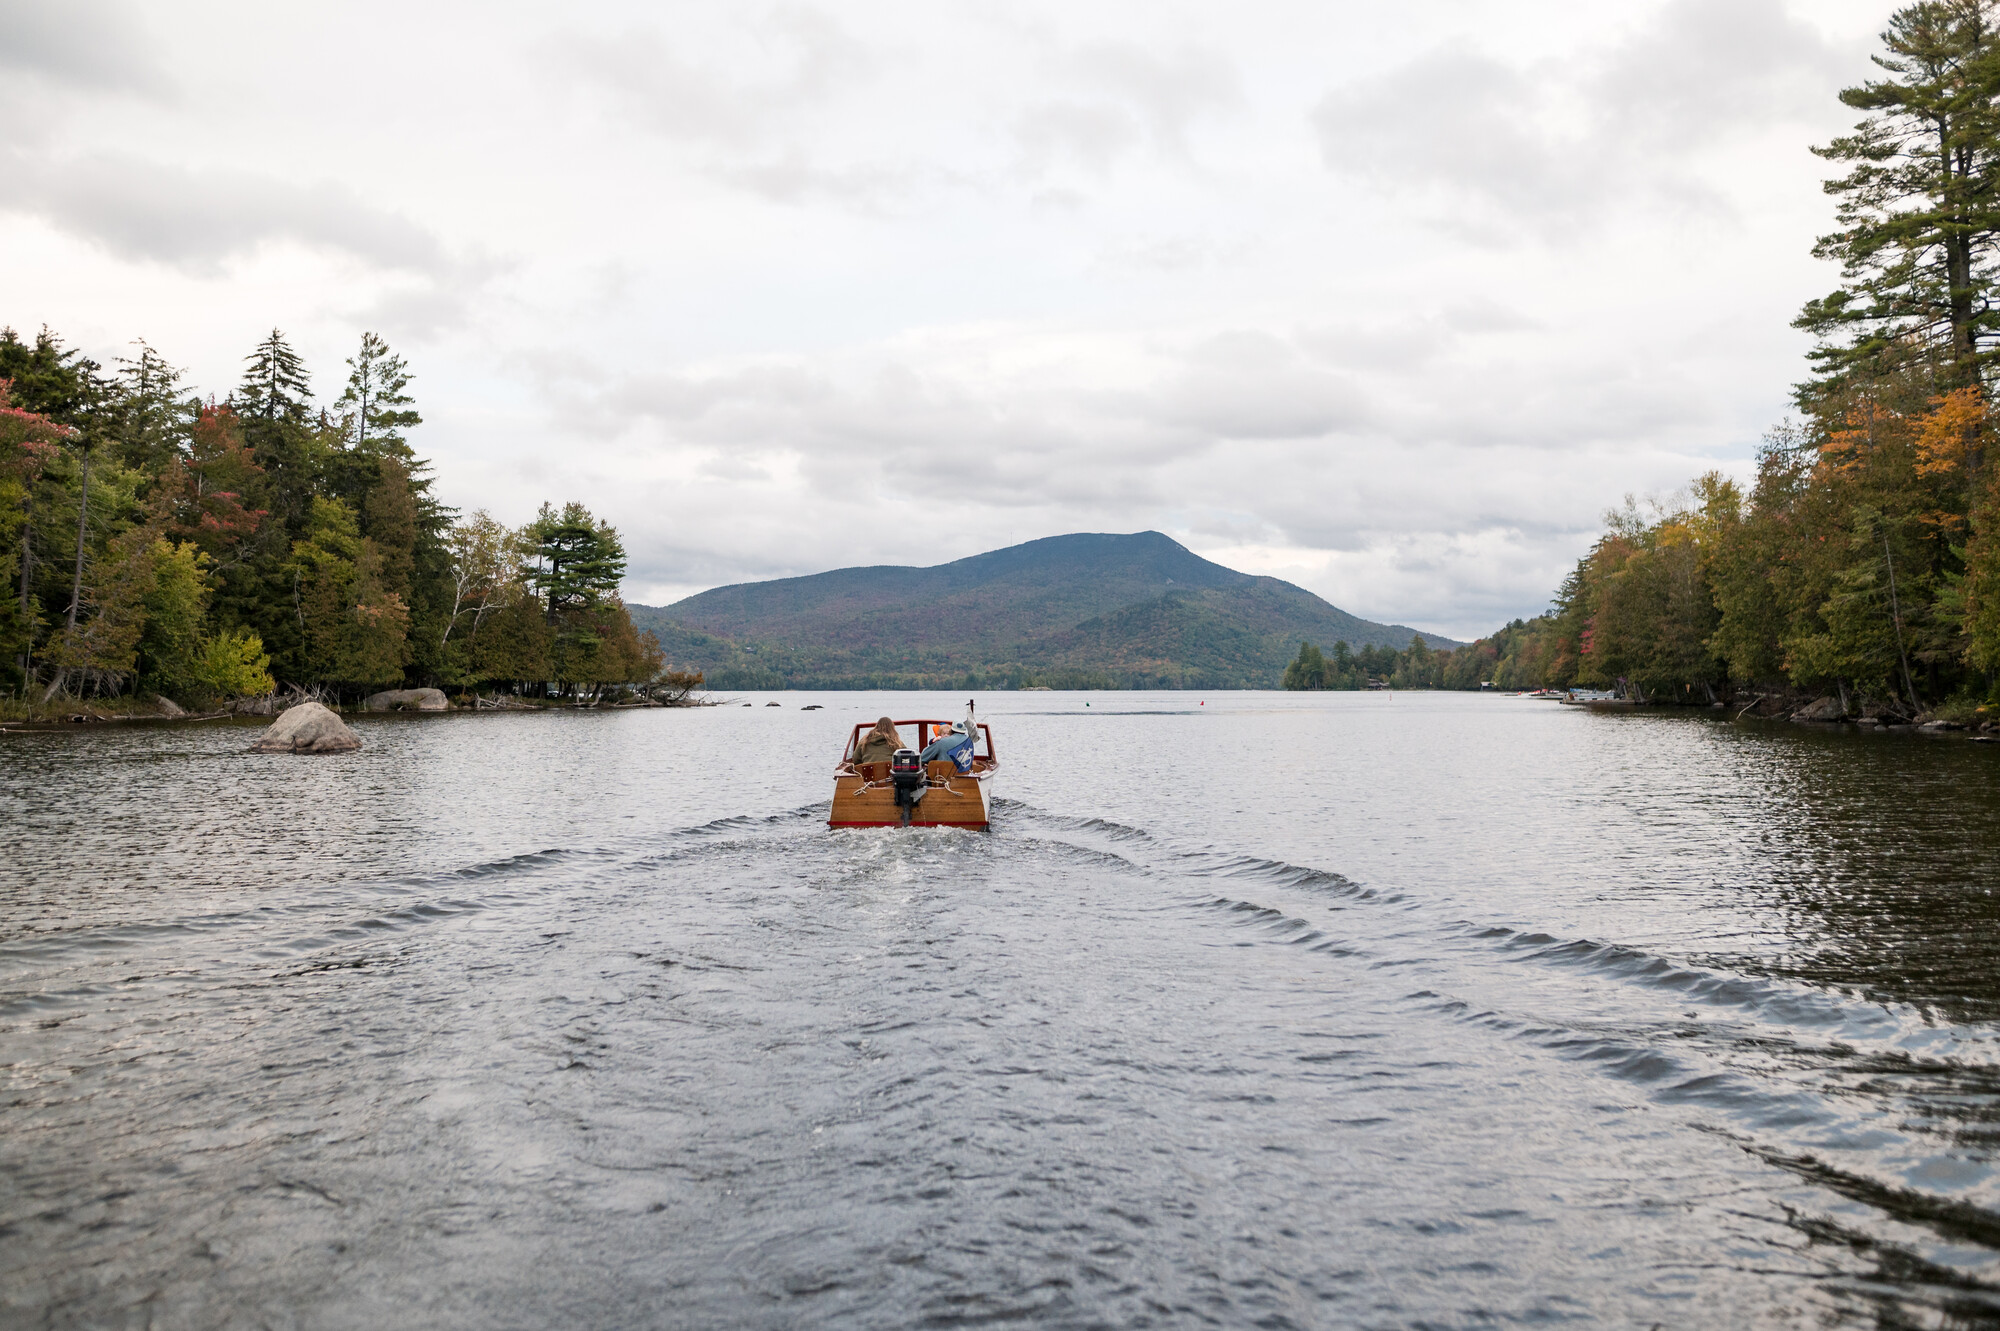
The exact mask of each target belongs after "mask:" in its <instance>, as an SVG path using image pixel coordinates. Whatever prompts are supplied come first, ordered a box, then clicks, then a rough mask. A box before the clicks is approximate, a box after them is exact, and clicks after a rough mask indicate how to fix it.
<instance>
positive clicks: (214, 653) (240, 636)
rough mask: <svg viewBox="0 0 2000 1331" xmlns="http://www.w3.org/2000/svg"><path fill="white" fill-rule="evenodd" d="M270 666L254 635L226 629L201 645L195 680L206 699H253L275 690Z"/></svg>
mask: <svg viewBox="0 0 2000 1331" xmlns="http://www.w3.org/2000/svg"><path fill="white" fill-rule="evenodd" d="M270 665H271V658H270V657H269V656H267V655H265V653H264V644H263V641H262V640H261V639H259V638H258V637H257V635H256V634H254V633H252V632H250V631H249V630H248V629H226V630H224V631H223V632H221V633H218V634H216V635H215V636H214V637H212V638H208V639H205V640H204V641H203V643H202V653H201V670H200V674H199V676H198V678H199V681H200V684H201V685H202V686H204V687H205V689H206V691H207V693H208V695H209V696H210V697H217V698H257V697H262V696H263V695H265V694H267V693H269V692H271V691H272V690H273V689H275V688H276V687H277V683H276V681H274V680H273V679H272V678H271V671H270Z"/></svg>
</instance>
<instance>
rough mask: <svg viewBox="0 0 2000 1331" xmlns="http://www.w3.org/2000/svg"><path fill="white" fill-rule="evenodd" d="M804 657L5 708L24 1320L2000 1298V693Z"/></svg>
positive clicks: (1904, 1303)
mask: <svg viewBox="0 0 2000 1331" xmlns="http://www.w3.org/2000/svg"><path fill="white" fill-rule="evenodd" d="M780 696H781V697H782V699H783V701H784V702H785V704H786V705H785V706H784V707H783V708H766V707H764V706H762V705H761V704H762V703H763V702H764V701H765V699H764V698H762V697H759V698H757V699H756V701H757V702H758V704H759V705H758V706H756V707H753V708H740V707H732V708H726V709H711V710H702V711H679V712H658V711H654V712H624V713H613V714H603V715H593V714H579V715H561V716H492V715H488V716H453V717H435V718H383V719H379V720H372V721H364V722H361V723H360V725H359V728H360V730H361V732H362V734H363V736H364V738H365V740H366V742H367V748H366V749H365V750H364V751H363V752H362V753H360V754H358V755H353V756H348V757H339V758H290V757H263V758H253V757H249V756H246V755H245V754H243V753H242V752H241V750H242V748H243V746H244V745H245V744H247V743H248V742H249V740H250V738H251V732H250V731H248V730H245V729H243V728H232V727H218V726H181V727H176V728H172V729H165V730H142V729H137V728H134V729H123V730H109V729H107V730H104V731H100V732H96V733H89V734H80V735H18V734H17V735H9V736H5V737H0V1079H3V1080H4V1084H0V1106H4V1107H0V1325H4V1326H7V1327H14V1326H50V1327H71V1326H92V1327H97V1326H110V1327H123V1326H131V1327H158V1328H181V1327H187V1328H208V1327H301V1328H320V1327H572V1326H575V1327H588V1326H601V1327H651V1326H661V1327H710V1326H717V1327H719V1326H747V1327H772V1328H777V1327H795V1326H956V1325H961V1324H966V1325H970V1324H990V1323H1005V1322H1010V1321H1018V1322H1026V1323H1031V1324H1034V1325H1038V1326H1113V1327H1123V1326H1134V1327H1136V1326H1162V1327H1193V1326H1221V1327H1248V1326H1266V1327H1291V1326H1300V1327H1311V1326H1342V1327H1344V1326H1367V1327H1377V1326H1379V1327H1409V1326H1427V1327H1457V1326H1468V1327H1469V1326H1490V1325H1498V1324H1514V1323H1523V1322H1534V1323H1548V1322H1565V1321H1572V1322H1578V1323H1584V1324H1603V1325H1630V1326H1652V1325H1661V1326H1671V1327H1725V1326H1783V1327H1790V1326H1798V1327H1822V1326H1867V1327H1875V1326H1882V1327H1904V1326H1926V1327H1960V1328H1972V1327H2000V1176H1996V1173H1995V1164H1996V1155H1997V1154H2000V931H1996V924H2000V905H1997V904H1996V901H1995V895H1994V894H1995V889H1996V887H2000V746H1982V745H1974V744H1969V743H1966V742H1964V741H1962V740H1957V741H1947V740H1936V739H1929V738H1924V737H1918V736H1913V735H1874V734H1857V733H1851V732H1850V733H1839V732H1819V731H1807V730H1804V729H1802V728H1798V727H1791V726H1783V725H1777V726H1767V725H1755V724H1751V725H1731V724H1727V723H1725V722H1722V721H1720V720H1717V719H1712V718H1708V717H1705V716H1704V717H1688V716H1646V715H1636V716H1635V715H1625V716H1600V715H1590V714H1587V713H1584V712H1581V711H1578V710H1573V709H1566V708H1557V707H1554V706H1552V705H1549V704H1544V703H1536V702H1532V701H1527V700H1520V699H1509V698H1495V697H1479V696H1463V695H1421V694H1399V695H1394V696H1383V695H1372V696H1369V695H1352V694H1350V695H1331V696H1320V697H1313V698H1298V697H1290V696H1284V695H1272V694H1218V695H1206V697H1205V701H1206V703H1207V705H1206V706H1200V705H1198V704H1199V703H1200V702H1202V701H1203V696H1202V695H1178V694H1078V695H1072V694H1049V693H1025V694H997V695H992V696H989V697H985V698H983V699H982V700H981V703H982V712H983V713H984V714H985V716H986V718H987V719H989V720H990V721H991V722H992V723H993V725H994V729H995V732H996V736H997V738H998V741H999V748H1000V756H1001V759H1002V761H1003V764H1004V770H1003V771H1002V773H1001V776H1000V779H999V785H998V787H997V790H998V793H999V795H1000V796H1001V799H1000V800H999V801H998V804H997V809H996V817H995V826H994V829H993V831H992V832H991V833H989V834H984V835H981V834H976V833H958V832H950V831H914V832H900V831H889V832H884V831H848V832H839V833H833V832H829V831H828V830H827V829H826V828H825V827H824V826H823V823H822V820H823V819H824V817H825V807H826V799H827V797H828V794H829V792H830V786H831V783H830V779H829V776H828V769H829V767H830V763H831V759H832V757H833V756H834V755H835V754H836V753H837V751H838V748H839V745H840V742H841V740H842V739H843V738H844V736H845V734H846V732H847V730H848V728H849V726H851V725H852V724H853V722H854V721H856V720H859V719H872V718H873V717H874V716H876V715H877V714H879V713H881V712H884V711H888V712H894V713H896V714H897V715H913V714H934V715H949V714H950V713H951V711H952V705H953V704H956V703H958V702H961V701H962V700H961V699H959V698H958V697H956V696H955V695H954V696H952V697H948V698H938V697H930V698H918V697H909V696H904V697H891V696H885V695H853V694H830V695H825V696H823V697H817V698H814V697H809V696H804V695H796V694H794V695H780ZM806 701H821V702H825V703H827V704H829V705H828V707H827V710H825V711H820V712H811V713H804V712H801V711H799V710H798V706H799V704H800V703H802V702H806ZM1086 703H1088V704H1089V706H1088V707H1086V706H1085V704H1086Z"/></svg>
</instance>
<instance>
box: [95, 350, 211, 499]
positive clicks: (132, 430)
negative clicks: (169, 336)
mask: <svg viewBox="0 0 2000 1331" xmlns="http://www.w3.org/2000/svg"><path fill="white" fill-rule="evenodd" d="M136 345H137V346H138V348H139V354H138V355H137V356H134V357H130V358H126V357H120V358H119V360H118V373H117V376H116V378H115V380H114V382H113V384H112V393H111V401H110V405H109V408H108V410H107V412H106V416H107V417H108V419H107V422H106V430H107V432H108V433H109V434H110V436H111V438H112V440H113V442H114V443H115V444H116V446H117V452H118V460H119V461H120V462H122V463H123V464H124V465H125V466H127V467H131V468H133V469H135V470H138V471H141V472H143V473H145V474H146V475H147V476H148V477H153V476H158V475H160V474H162V473H163V472H165V471H166V470H167V468H168V466H169V465H170V464H171V463H172V462H173V461H174V460H175V459H176V458H178V457H180V456H181V455H182V454H183V453H184V452H185V451H186V449H187V444H188V436H189V434H190V433H191V431H192V429H193V426H194V423H195V421H196V419H197V418H198V416H199V412H200V406H199V404H198V403H197V402H195V401H193V400H192V399H188V398H182V397H180V396H177V390H178V389H179V387H180V382H181V371H180V370H178V369H176V368H175V367H174V366H173V365H172V364H171V363H169V362H168V360H167V359H166V357H164V356H162V355H160V353H159V352H157V351H155V350H153V348H152V347H150V346H148V345H147V344H146V341H145V339H143V338H141V339H139V340H138V342H137V343H136Z"/></svg>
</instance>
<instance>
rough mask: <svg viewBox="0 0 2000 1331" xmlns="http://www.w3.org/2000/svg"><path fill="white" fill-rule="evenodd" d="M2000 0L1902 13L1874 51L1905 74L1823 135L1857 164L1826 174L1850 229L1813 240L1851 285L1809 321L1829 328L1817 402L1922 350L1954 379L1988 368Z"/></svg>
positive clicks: (1857, 95)
mask: <svg viewBox="0 0 2000 1331" xmlns="http://www.w3.org/2000/svg"><path fill="white" fill-rule="evenodd" d="M1996 13H2000V5H1996V2H1995V0H1927V2H1926V3H1922V4H1915V5H1910V6H1907V7H1905V8H1903V9H1901V10H1899V11H1897V12H1896V13H1895V15H1893V16H1892V17H1891V18H1890V20H1889V25H1888V28H1887V30H1886V31H1885V32H1884V33H1883V34H1882V40H1883V43H1884V45H1885V46H1886V47H1887V54H1886V55H1881V56H1877V57H1876V58H1875V63H1876V64H1877V65H1878V66H1880V67H1881V68H1882V69H1883V70H1885V71H1886V72H1887V73H1888V74H1890V75H1891V76H1892V77H1889V78H1886V79H1880V80H1876V81H1873V82H1869V83H1865V84H1862V85H1861V86H1859V87H1854V88H1849V89H1847V90H1846V91H1844V92H1842V93H1841V95H1840V99H1841V101H1843V102H1844V103H1846V104H1847V105H1848V106H1851V107H1853V108H1855V109H1856V110H1860V111H1865V112H1868V113H1869V114H1868V116H1867V118H1865V119H1864V120H1862V121H1861V123H1860V124H1858V125H1857V126H1856V127H1855V130H1854V132H1853V133H1852V134H1849V135H1845V136H1842V137H1840V138H1837V139H1835V140H1834V141H1833V142H1832V143H1831V144H1829V145H1827V146H1826V147H1824V148H1819V149H1815V151H1816V152H1817V153H1818V154H1819V155H1820V156H1822V157H1824V158H1826V159H1827V160H1829V161H1833V162H1838V163H1841V164H1842V165H1844V166H1847V167H1848V168H1849V170H1848V173H1847V174H1846V175H1844V176H1842V177H1840V178H1838V179H1835V180H1830V181H1828V182H1827V184H1826V189H1827V192H1828V193H1829V194H1832V195H1834V196H1835V197H1836V198H1837V199H1838V200H1839V204H1838V209H1837V217H1838V219H1839V223H1840V229H1839V230H1838V231H1835V232H1833V233H1832V234H1830V235H1827V236H1825V237H1823V238H1822V239H1821V240H1820V242H1819V245H1818V247H1817V248H1816V249H1815V251H1814V253H1815V254H1817V255H1818V256H1819V257H1821V258H1827V259H1834V260H1837V261H1839V263H1840V264H1841V277H1842V285H1841V286H1840V287H1839V288H1838V289H1836V290H1835V291H1834V292H1833V293H1832V294H1830V295H1828V296H1825V297H1823V298H1821V299H1818V300H1815V301H1812V302H1810V303H1808V304H1807V306H1806V307H1805V310H1804V312H1803V313H1802V314H1801V315H1800V316H1799V318H1798V320H1797V322H1796V326H1797V327H1800V328H1803V329H1806V330H1808V331H1810V332H1811V333H1813V334H1814V336H1815V337H1817V338H1818V339H1819V346H1818V347H1817V349H1816V350H1815V351H1814V352H1813V353H1812V359H1813V361H1814V362H1815V364H1816V366H1817V368H1818V370H1819V372H1820V376H1821V378H1820V381H1819V382H1818V383H1816V384H1813V385H1808V386H1807V387H1806V388H1805V389H1803V390H1802V391H1801V402H1802V404H1803V405H1806V406H1807V407H1808V408H1809V409H1814V408H1816V407H1817V405H1818V404H1819V402H1820V400H1821V399H1822V398H1823V396H1824V395H1825V393H1826V392H1828V391H1839V390H1840V389H1843V388H1846V387H1851V386H1852V385H1853V384H1854V383H1856V382H1865V381H1867V380H1871V379H1877V378H1880V377H1882V376H1883V374H1884V373H1885V371H1887V370H1889V369H1890V368H1891V367H1893V366H1897V365H1900V364H1908V363H1911V362H1912V361H1916V362H1921V363H1922V364H1924V365H1925V366H1927V367H1928V369H1929V372H1930V373H1931V374H1932V375H1933V376H1934V377H1935V379H1936V382H1937V383H1938V384H1939V385H1941V386H1943V387H1959V386H1963V385H1964V384H1967V383H1971V382H1974V381H1976V379H1977V377H1978V375H1979V373H1980V371H1981V369H1982V367H1983V365H1984V363H1985V362H1986V361H1987V359H1988V358H1989V357H1990V355H1991V351H1990V347H1989V343H1990V342H1991V339H1992V337H1993V334H1994V333H1995V331H1996V329H2000V323H1996V320H2000V311H1996V310H1995V309H1994V307H1993V305H1992V303H1991V301H1990V299H1989V295H1990V283H1991V280H1992V274H1993V265H1994V262H1995V258H1996V242H2000V26H1996V22H1995V16H1996Z"/></svg>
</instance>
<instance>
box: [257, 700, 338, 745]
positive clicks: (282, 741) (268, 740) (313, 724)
mask: <svg viewBox="0 0 2000 1331" xmlns="http://www.w3.org/2000/svg"><path fill="white" fill-rule="evenodd" d="M360 747H361V736H359V735H357V734H355V733H354V732H353V731H352V730H350V729H348V726H347V723H346V722H345V721H343V720H341V719H340V718H339V717H338V716H335V715H334V714H333V713H332V712H331V711H329V710H328V709H327V708H325V707H322V706H321V705H320V704H318V703H316V702H302V703H300V704H299V705H298V706H297V707H292V708H288V709H287V710H286V711H285V713H284V714H283V715H282V716H280V717H279V718H278V719H277V720H275V721H273V722H272V723H271V725H270V728H269V729H267V730H266V731H265V732H264V733H263V734H261V735H259V736H258V737H257V742H256V743H255V744H252V745H251V746H250V752H252V753H352V752H353V751H354V750H356V749H358V748H360Z"/></svg>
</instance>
